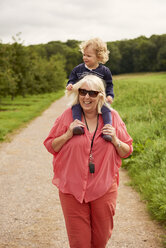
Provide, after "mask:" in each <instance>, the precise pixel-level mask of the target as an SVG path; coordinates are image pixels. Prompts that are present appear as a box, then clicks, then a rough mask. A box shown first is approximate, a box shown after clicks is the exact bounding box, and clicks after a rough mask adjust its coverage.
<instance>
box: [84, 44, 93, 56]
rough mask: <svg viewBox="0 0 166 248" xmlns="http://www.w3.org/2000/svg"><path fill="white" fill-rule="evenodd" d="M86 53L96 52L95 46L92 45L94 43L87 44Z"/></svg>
mask: <svg viewBox="0 0 166 248" xmlns="http://www.w3.org/2000/svg"><path fill="white" fill-rule="evenodd" d="M84 53H89V54H96V53H95V50H94V48H93V47H92V45H89V46H87V47H86V48H85V49H84Z"/></svg>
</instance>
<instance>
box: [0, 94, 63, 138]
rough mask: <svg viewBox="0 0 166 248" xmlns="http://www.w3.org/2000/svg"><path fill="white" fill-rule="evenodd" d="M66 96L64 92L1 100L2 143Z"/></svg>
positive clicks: (0, 128) (0, 135)
mask: <svg viewBox="0 0 166 248" xmlns="http://www.w3.org/2000/svg"><path fill="white" fill-rule="evenodd" d="M63 94H64V90H63V91H59V92H56V93H47V94H40V95H28V96H26V97H25V98H23V97H21V96H17V97H16V98H15V99H14V100H13V101H12V100H11V99H10V97H6V98H3V99H1V104H0V141H1V142H2V141H4V140H5V139H7V137H8V134H11V133H13V132H14V131H15V130H17V129H18V128H20V127H23V126H24V125H25V124H26V123H28V122H29V121H30V120H32V119H34V118H35V117H36V116H38V115H40V114H41V113H42V111H43V110H45V109H46V108H47V107H48V106H49V105H50V104H51V103H52V102H53V101H55V100H57V99H58V98H60V97H61V96H62V95H63Z"/></svg>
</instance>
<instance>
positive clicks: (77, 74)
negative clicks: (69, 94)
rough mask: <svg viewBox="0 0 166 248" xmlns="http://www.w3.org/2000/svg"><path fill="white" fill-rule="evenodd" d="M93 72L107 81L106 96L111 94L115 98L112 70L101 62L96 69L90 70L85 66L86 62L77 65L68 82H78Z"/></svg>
mask: <svg viewBox="0 0 166 248" xmlns="http://www.w3.org/2000/svg"><path fill="white" fill-rule="evenodd" d="M89 74H93V75H96V76H98V77H100V78H101V79H103V80H104V81H105V83H106V96H111V97H112V98H114V93H113V83H112V74H111V71H110V69H109V68H108V67H106V66H104V65H102V64H100V65H99V66H98V67H97V68H96V69H92V70H90V69H89V68H87V67H86V66H85V64H84V63H82V64H79V65H77V66H76V67H75V68H74V69H73V70H72V72H71V74H70V76H69V81H68V82H67V85H68V84H75V83H77V82H78V81H79V80H80V79H82V78H83V77H85V76H86V75H89Z"/></svg>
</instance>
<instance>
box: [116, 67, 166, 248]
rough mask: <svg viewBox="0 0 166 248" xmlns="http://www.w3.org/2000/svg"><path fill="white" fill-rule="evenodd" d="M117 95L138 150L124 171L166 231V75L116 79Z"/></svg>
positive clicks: (125, 163)
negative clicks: (126, 171)
mask: <svg viewBox="0 0 166 248" xmlns="http://www.w3.org/2000/svg"><path fill="white" fill-rule="evenodd" d="M114 91H115V97H116V98H115V101H114V103H113V107H114V108H115V109H116V110H117V111H118V112H119V113H120V115H121V117H122V119H123V121H124V122H125V123H126V125H127V129H128V132H129V133H130V135H131V136H132V138H133V146H134V152H133V154H132V156H131V157H130V158H128V159H124V160H123V167H125V168H126V169H127V170H128V173H129V175H130V177H131V185H132V186H133V187H134V188H135V189H136V190H137V191H139V192H140V194H141V197H142V199H143V200H144V201H145V202H146V203H147V208H148V210H149V213H150V214H151V216H152V218H153V219H155V220H157V221H159V222H160V223H161V224H163V226H164V227H165V228H166V73H164V72H163V73H150V74H148V73H146V74H140V75H137V74H135V75H134V76H133V77H132V75H122V76H117V77H114ZM164 247H166V239H165V246H164Z"/></svg>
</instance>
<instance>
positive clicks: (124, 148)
mask: <svg viewBox="0 0 166 248" xmlns="http://www.w3.org/2000/svg"><path fill="white" fill-rule="evenodd" d="M102 132H103V134H108V135H111V136H112V142H111V143H112V144H113V145H114V147H115V148H116V150H117V152H118V154H119V156H120V157H125V156H126V155H127V154H128V153H129V151H130V147H129V145H128V144H126V143H124V142H122V141H120V140H119V139H118V137H117V136H116V130H115V128H114V127H113V126H112V125H110V124H106V125H105V126H104V127H103V128H102Z"/></svg>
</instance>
